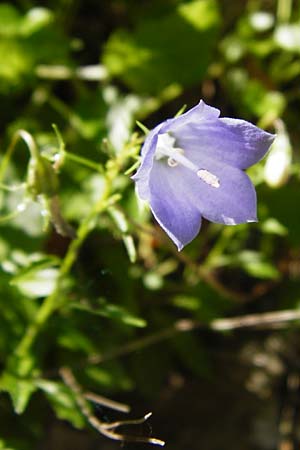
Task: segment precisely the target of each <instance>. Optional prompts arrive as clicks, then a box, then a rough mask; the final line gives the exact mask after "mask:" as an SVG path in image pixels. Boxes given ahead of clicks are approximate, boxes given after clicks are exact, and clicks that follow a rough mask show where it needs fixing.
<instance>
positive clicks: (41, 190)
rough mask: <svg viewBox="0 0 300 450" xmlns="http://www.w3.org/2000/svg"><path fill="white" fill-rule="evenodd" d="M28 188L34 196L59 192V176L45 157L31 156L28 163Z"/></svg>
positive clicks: (49, 195) (52, 194)
mask: <svg viewBox="0 0 300 450" xmlns="http://www.w3.org/2000/svg"><path fill="white" fill-rule="evenodd" d="M27 189H28V192H29V193H30V194H31V195H32V197H33V198H36V197H38V196H39V195H45V196H46V197H48V198H50V197H53V196H54V195H56V194H57V190H58V178H57V175H56V173H55V171H54V168H53V167H52V165H51V163H50V162H49V161H48V160H47V159H45V158H43V157H42V156H41V157H39V158H31V159H30V161H29V164H28V172H27Z"/></svg>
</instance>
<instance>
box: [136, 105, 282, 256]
mask: <svg viewBox="0 0 300 450" xmlns="http://www.w3.org/2000/svg"><path fill="white" fill-rule="evenodd" d="M219 115H220V111H219V110H218V109H216V108H213V107H211V106H208V105H206V104H205V103H204V102H203V101H202V100H201V101H200V103H199V104H198V105H197V106H195V107H194V108H192V109H191V110H189V111H187V112H186V113H185V114H182V115H181V116H179V117H175V118H174V119H169V120H166V121H165V122H163V123H161V124H160V125H158V126H157V127H155V128H154V129H153V130H152V131H151V132H150V133H149V134H148V136H147V138H146V140H145V143H144V145H143V148H142V151H141V156H142V161H141V165H140V167H139V169H138V171H137V173H136V174H135V175H134V176H133V179H134V181H135V182H136V187H137V193H138V196H139V197H140V198H141V199H142V200H145V201H147V202H148V203H149V205H150V208H151V210H152V212H153V214H154V216H155V218H156V220H157V221H158V223H159V224H160V225H161V226H162V228H163V229H164V230H165V231H166V233H167V234H168V235H169V236H170V238H171V239H172V240H173V241H174V243H175V244H176V245H177V248H178V250H181V249H182V248H183V247H184V246H185V245H186V244H188V243H189V242H190V241H192V240H193V239H194V238H195V236H196V235H197V234H198V232H199V230H200V227H201V220H202V217H204V218H205V219H208V220H210V221H212V222H216V223H223V224H225V225H237V224H240V223H245V222H256V221H257V217H256V192H255V189H254V186H253V185H252V183H251V181H250V179H249V177H248V176H247V174H246V173H245V172H244V171H243V169H247V168H248V167H249V166H252V165H253V164H255V163H256V162H257V161H259V160H260V159H261V158H262V157H263V156H264V155H265V154H266V152H267V151H268V149H269V147H270V145H271V144H272V142H273V140H274V138H275V136H274V135H273V134H270V133H267V132H265V131H263V130H261V129H259V128H257V127H256V126H254V125H252V124H251V123H249V122H246V121H244V120H239V119H230V118H227V117H224V118H219Z"/></svg>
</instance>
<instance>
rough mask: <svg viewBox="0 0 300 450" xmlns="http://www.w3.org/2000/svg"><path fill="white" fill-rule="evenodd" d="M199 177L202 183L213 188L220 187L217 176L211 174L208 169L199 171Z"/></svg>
mask: <svg viewBox="0 0 300 450" xmlns="http://www.w3.org/2000/svg"><path fill="white" fill-rule="evenodd" d="M197 175H198V177H199V178H201V180H202V181H204V182H205V183H207V184H209V186H212V187H214V188H218V187H220V180H219V178H218V177H216V175H214V174H213V173H211V172H209V171H208V170H206V169H200V170H198V171H197Z"/></svg>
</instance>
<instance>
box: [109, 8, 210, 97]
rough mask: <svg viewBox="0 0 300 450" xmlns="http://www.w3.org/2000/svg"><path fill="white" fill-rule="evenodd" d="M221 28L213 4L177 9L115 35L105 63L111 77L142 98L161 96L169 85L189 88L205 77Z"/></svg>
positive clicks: (110, 42) (111, 38) (145, 20)
mask: <svg viewBox="0 0 300 450" xmlns="http://www.w3.org/2000/svg"><path fill="white" fill-rule="evenodd" d="M218 25H219V13H218V5H217V3H216V2H215V1H214V0H196V1H192V2H189V3H186V4H185V3H184V4H178V6H177V7H176V8H172V9H171V11H168V12H166V13H165V14H164V15H162V16H161V17H159V18H157V17H156V18H155V19H152V20H151V19H144V20H143V21H141V22H140V23H138V25H137V28H136V30H135V31H134V32H133V33H129V32H127V31H125V30H122V31H119V30H118V31H116V32H115V33H114V34H113V35H112V36H111V37H110V39H109V41H108V42H107V45H106V49H105V52H104V63H105V65H106V66H107V67H108V70H109V71H110V73H111V75H113V76H118V77H120V78H121V79H122V80H124V82H125V83H126V84H128V86H129V87H130V88H131V89H133V90H135V91H137V92H140V93H143V94H145V93H147V94H149V93H150V94H159V93H160V91H161V90H163V89H164V88H166V87H167V86H168V85H170V84H178V85H179V86H180V87H181V86H182V87H188V86H191V85H192V84H195V83H199V82H200V81H201V79H202V78H203V77H204V76H205V73H206V70H207V66H208V63H209V62H210V60H211V53H212V49H213V46H214V45H215V42H216V32H217V30H218ZM158 68H159V70H158Z"/></svg>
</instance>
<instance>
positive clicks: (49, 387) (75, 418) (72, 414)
mask: <svg viewBox="0 0 300 450" xmlns="http://www.w3.org/2000/svg"><path fill="white" fill-rule="evenodd" d="M36 385H37V387H38V388H39V389H41V390H42V391H43V392H44V393H45V395H46V397H47V399H48V400H49V402H50V404H51V406H52V408H53V410H54V412H55V414H56V416H57V417H58V418H59V419H63V420H68V421H69V422H71V424H72V425H73V426H74V427H76V428H83V427H84V425H85V419H84V417H83V415H82V414H81V413H80V411H79V409H78V405H77V403H76V401H75V397H74V394H73V393H72V392H71V391H70V389H68V388H67V387H66V386H64V385H63V384H62V383H56V382H53V381H48V380H38V381H37V382H36Z"/></svg>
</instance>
